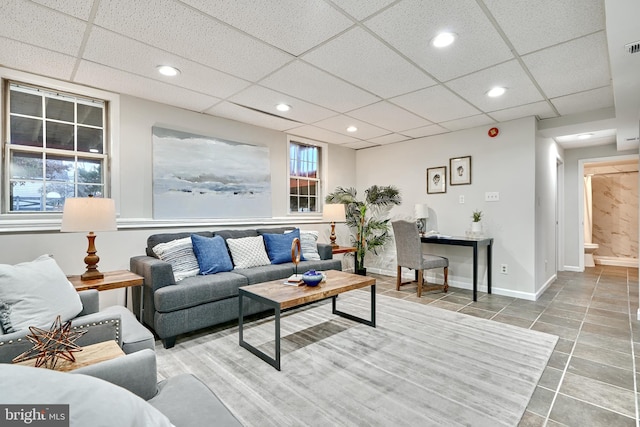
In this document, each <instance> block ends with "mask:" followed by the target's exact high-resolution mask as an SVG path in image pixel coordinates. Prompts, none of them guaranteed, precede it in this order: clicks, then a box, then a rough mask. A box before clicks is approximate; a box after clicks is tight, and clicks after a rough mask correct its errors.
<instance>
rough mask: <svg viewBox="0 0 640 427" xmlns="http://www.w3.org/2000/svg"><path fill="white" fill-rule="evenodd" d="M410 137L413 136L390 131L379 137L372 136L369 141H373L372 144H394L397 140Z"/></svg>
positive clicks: (404, 139)
mask: <svg viewBox="0 0 640 427" xmlns="http://www.w3.org/2000/svg"><path fill="white" fill-rule="evenodd" d="M408 139H411V138H410V137H408V136H405V135H400V134H399V133H390V134H388V135H383V136H379V137H377V138H370V139H368V140H367V141H369V142H371V143H372V144H378V145H386V144H393V143H395V142H400V141H406V140H408Z"/></svg>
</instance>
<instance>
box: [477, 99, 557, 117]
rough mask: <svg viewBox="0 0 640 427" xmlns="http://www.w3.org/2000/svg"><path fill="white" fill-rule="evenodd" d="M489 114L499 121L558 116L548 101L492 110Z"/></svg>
mask: <svg viewBox="0 0 640 427" xmlns="http://www.w3.org/2000/svg"><path fill="white" fill-rule="evenodd" d="M489 115H490V116H491V117H493V118H494V119H496V120H497V121H499V122H506V121H509V120H515V119H519V118H522V117H528V116H538V117H540V118H541V119H550V118H552V117H557V116H558V115H557V114H556V113H555V111H553V108H551V106H550V105H549V103H547V101H540V102H534V103H533V104H527V105H521V106H519V107H513V108H506V109H504V110H499V111H492V112H491V113H489Z"/></svg>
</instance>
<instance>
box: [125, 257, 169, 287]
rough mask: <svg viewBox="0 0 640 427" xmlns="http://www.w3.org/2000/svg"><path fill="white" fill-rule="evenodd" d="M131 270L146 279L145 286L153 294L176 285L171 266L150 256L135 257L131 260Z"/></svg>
mask: <svg viewBox="0 0 640 427" xmlns="http://www.w3.org/2000/svg"><path fill="white" fill-rule="evenodd" d="M129 269H130V270H131V271H132V272H133V273H136V274H139V275H140V276H142V277H144V286H146V287H149V288H151V290H152V291H153V292H155V291H157V290H158V289H160V288H163V287H165V286H171V285H175V284H176V279H175V278H174V277H173V270H172V269H171V264H169V263H168V262H165V261H162V260H160V259H157V258H153V257H150V256H146V255H143V256H135V257H131V259H130V260H129Z"/></svg>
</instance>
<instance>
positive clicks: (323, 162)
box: [286, 135, 329, 217]
mask: <svg viewBox="0 0 640 427" xmlns="http://www.w3.org/2000/svg"><path fill="white" fill-rule="evenodd" d="M292 143H295V144H302V145H310V146H313V147H318V148H319V149H320V156H319V159H318V161H319V163H320V164H319V165H318V174H319V177H318V192H317V194H318V200H317V201H316V212H292V211H291V210H290V201H289V196H290V194H291V187H290V184H291V180H290V178H291V157H290V156H291V144H292ZM286 149H287V153H286V156H287V157H286V159H287V176H286V179H287V194H286V203H287V206H286V209H287V210H286V212H287V214H288V215H289V216H305V217H307V216H320V215H322V207H323V205H324V198H325V183H326V180H327V170H328V169H327V163H328V162H327V158H328V155H327V152H328V151H329V150H328V144H326V143H324V142H319V141H313V140H310V139H306V138H300V137H298V136H292V135H287V147H286Z"/></svg>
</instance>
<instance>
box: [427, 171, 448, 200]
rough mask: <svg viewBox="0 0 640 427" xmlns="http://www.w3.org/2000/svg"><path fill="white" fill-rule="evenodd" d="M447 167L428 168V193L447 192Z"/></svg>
mask: <svg viewBox="0 0 640 427" xmlns="http://www.w3.org/2000/svg"><path fill="white" fill-rule="evenodd" d="M446 181H447V167H446V166H438V167H436V168H428V169H427V194H437V193H446V192H447V183H446Z"/></svg>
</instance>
